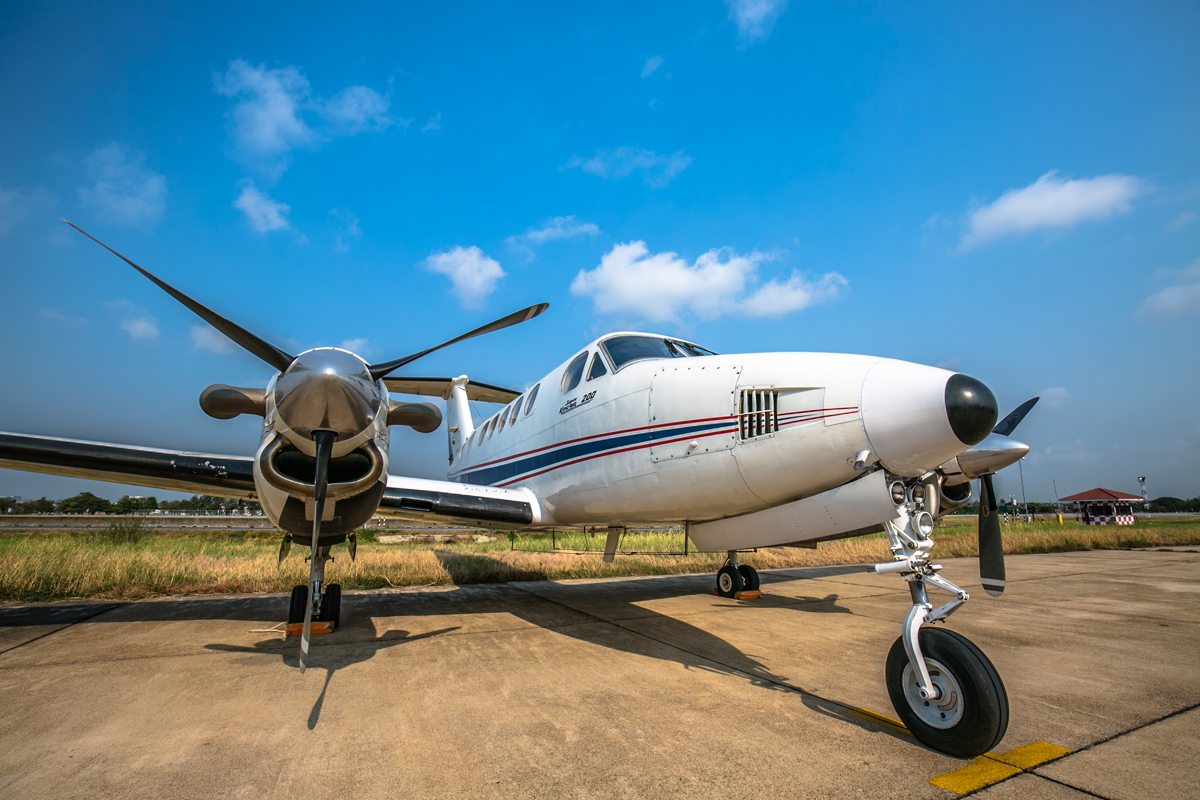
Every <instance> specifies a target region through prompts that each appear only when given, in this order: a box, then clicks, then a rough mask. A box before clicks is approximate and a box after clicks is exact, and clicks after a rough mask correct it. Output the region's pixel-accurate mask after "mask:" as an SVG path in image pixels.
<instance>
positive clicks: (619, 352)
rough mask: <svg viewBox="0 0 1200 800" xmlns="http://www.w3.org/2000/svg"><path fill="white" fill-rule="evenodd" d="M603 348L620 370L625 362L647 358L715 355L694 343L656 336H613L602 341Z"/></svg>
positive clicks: (614, 365)
mask: <svg viewBox="0 0 1200 800" xmlns="http://www.w3.org/2000/svg"><path fill="white" fill-rule="evenodd" d="M604 349H605V350H607V351H608V356H609V358H611V359H612V362H613V367H614V368H615V369H616V370H618V371H620V370H621V369H623V368H624V367H625V365H627V364H632V363H633V362H634V361H643V360H645V359H647V358H690V357H694V356H715V355H716V353H714V352H712V351H711V350H705V349H704V348H703V347H697V346H696V345H694V344H687V343H686V342H680V341H676V340H674V339H660V338H658V337H657V336H615V337H613V338H612V339H609V340H607V341H605V342H604Z"/></svg>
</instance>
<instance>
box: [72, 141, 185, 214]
mask: <svg viewBox="0 0 1200 800" xmlns="http://www.w3.org/2000/svg"><path fill="white" fill-rule="evenodd" d="M144 162H145V157H144V156H143V155H142V154H141V153H139V152H137V151H136V150H134V151H129V152H127V151H126V150H125V149H124V148H122V147H121V145H119V144H117V143H116V142H110V143H109V144H106V145H105V146H104V147H100V148H97V149H96V150H93V151H92V152H91V154H89V155H88V157H87V171H88V175H89V177H91V179H92V183H91V185H89V186H81V187H80V188H79V199H80V200H82V201H83V203H84V204H85V205H87V206H89V207H91V208H92V209H94V210H95V211H97V212H98V213H99V214H100V216H101V217H102V218H103V219H104V220H105V221H107V222H111V223H113V224H115V225H145V224H149V225H153V224H154V223H155V222H158V220H159V218H160V217H161V216H162V215H163V210H164V209H165V208H166V197H167V179H166V178H164V177H163V176H162V175H159V174H158V173H156V172H152V171H151V170H149V169H146V167H145V166H144Z"/></svg>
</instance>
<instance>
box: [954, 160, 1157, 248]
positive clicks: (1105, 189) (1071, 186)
mask: <svg viewBox="0 0 1200 800" xmlns="http://www.w3.org/2000/svg"><path fill="white" fill-rule="evenodd" d="M1055 174H1056V172H1055V171H1054V170H1051V171H1050V172H1047V173H1046V174H1045V175H1043V176H1042V177H1040V178H1038V179H1037V180H1036V181H1034V182H1033V183H1031V184H1030V185H1028V186H1026V187H1024V188H1022V189H1009V190H1008V191H1007V192H1005V193H1004V194H1002V195H1001V196H1000V199H998V200H997V201H996V202H994V203H992V204H991V205H987V206H983V207H982V208H978V209H976V210H975V211H973V212H971V214H970V216H969V220H968V222H969V226H970V230H968V231H967V233H966V234H964V235H963V238H962V242H961V243H960V245H959V246H960V249H961V250H964V251H965V250H970V249H971V248H972V247H975V246H976V245H979V244H983V243H984V242H988V241H991V240H992V239H997V238H999V237H1001V236H1007V235H1008V234H1011V233H1023V232H1026V231H1032V230H1036V229H1038V228H1066V227H1070V226H1072V225H1075V224H1077V223H1079V222H1083V221H1085V220H1089V219H1103V218H1105V217H1111V216H1112V215H1114V214H1123V213H1125V212H1126V211H1129V209H1130V203H1131V201H1132V200H1133V199H1134V198H1136V197H1137V196H1138V195H1140V194H1142V193H1143V192H1144V191H1145V186H1144V185H1143V183H1142V181H1141V180H1140V179H1138V178H1135V177H1133V176H1132V175H1098V176H1096V177H1095V178H1080V179H1079V180H1061V179H1059V178H1056V177H1055Z"/></svg>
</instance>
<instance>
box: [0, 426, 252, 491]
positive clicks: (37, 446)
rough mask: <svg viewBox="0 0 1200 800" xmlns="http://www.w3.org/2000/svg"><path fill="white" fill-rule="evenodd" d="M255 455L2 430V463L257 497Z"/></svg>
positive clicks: (46, 471) (173, 488) (48, 471)
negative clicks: (142, 445)
mask: <svg viewBox="0 0 1200 800" xmlns="http://www.w3.org/2000/svg"><path fill="white" fill-rule="evenodd" d="M253 461H254V460H253V459H252V458H250V457H249V456H225V455H211V454H207V453H186V452H182V451H178V450H159V449H156V448H151V447H135V446H132V445H117V444H106V443H104V442H87V441H80V440H78V439H59V438H55V437H51V436H26V435H24V434H19V433H3V432H0V467H5V468H7V469H19V470H24V471H25V472H41V473H44V474H47V475H64V476H67V477H70V478H89V479H91V480H101V481H110V482H112V483H129V484H133V485H135V486H146V487H149V488H152V489H167V490H170V491H175V492H188V493H191V494H208V495H216V496H218V497H230V498H233V499H235V500H254V499H255V498H256V494H255V490H254V471H253Z"/></svg>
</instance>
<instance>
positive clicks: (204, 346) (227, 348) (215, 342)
mask: <svg viewBox="0 0 1200 800" xmlns="http://www.w3.org/2000/svg"><path fill="white" fill-rule="evenodd" d="M191 334H192V349H193V350H207V351H208V352H210V353H218V354H220V355H229V354H231V353H236V352H237V351H238V347H237V345H235V344H234V343H233V342H231V341H230V340H229V337H227V336H226V335H225V334H223V333H221V332H220V331H218V330H217V329H216V328H214V327H212V326H211V325H193V326H192V330H191Z"/></svg>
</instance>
